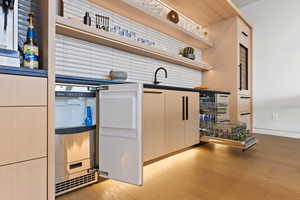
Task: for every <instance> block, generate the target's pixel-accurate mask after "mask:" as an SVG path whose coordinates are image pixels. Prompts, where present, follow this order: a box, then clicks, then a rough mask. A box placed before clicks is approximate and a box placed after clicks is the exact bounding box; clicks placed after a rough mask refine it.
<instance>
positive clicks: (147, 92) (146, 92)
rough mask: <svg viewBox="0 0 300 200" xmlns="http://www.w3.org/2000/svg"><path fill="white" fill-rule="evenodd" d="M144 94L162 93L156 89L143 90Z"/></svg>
mask: <svg viewBox="0 0 300 200" xmlns="http://www.w3.org/2000/svg"><path fill="white" fill-rule="evenodd" d="M144 93H145V94H162V92H158V91H144Z"/></svg>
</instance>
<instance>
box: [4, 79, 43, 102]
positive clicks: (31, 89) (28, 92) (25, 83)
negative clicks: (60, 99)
mask: <svg viewBox="0 0 300 200" xmlns="http://www.w3.org/2000/svg"><path fill="white" fill-rule="evenodd" d="M0 91H1V94H2V95H1V98H0V106H46V105H47V91H48V90H47V79H46V78H39V77H27V76H15V75H5V74H0Z"/></svg>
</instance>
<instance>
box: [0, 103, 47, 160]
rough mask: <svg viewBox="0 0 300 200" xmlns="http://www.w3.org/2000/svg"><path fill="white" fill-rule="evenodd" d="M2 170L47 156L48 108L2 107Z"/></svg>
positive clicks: (0, 112) (0, 117) (0, 133)
mask: <svg viewBox="0 0 300 200" xmlns="http://www.w3.org/2000/svg"><path fill="white" fill-rule="evenodd" d="M0 138H1V140H0V147H1V151H0V166H1V165H6V164H10V163H14V162H20V161H24V160H30V159H35V158H40V157H45V156H46V155H47V107H0Z"/></svg>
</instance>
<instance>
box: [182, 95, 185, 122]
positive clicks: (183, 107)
mask: <svg viewBox="0 0 300 200" xmlns="http://www.w3.org/2000/svg"><path fill="white" fill-rule="evenodd" d="M182 120H183V121H184V120H185V98H184V97H182Z"/></svg>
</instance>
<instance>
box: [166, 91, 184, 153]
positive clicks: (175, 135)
mask: <svg viewBox="0 0 300 200" xmlns="http://www.w3.org/2000/svg"><path fill="white" fill-rule="evenodd" d="M184 101H185V92H180V91H169V90H168V91H166V109H165V112H166V113H165V117H166V148H167V152H168V153H171V152H174V151H178V150H180V149H183V148H184V147H185V120H184V118H185V110H184V107H185V105H184Z"/></svg>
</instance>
